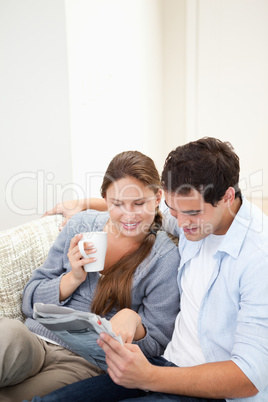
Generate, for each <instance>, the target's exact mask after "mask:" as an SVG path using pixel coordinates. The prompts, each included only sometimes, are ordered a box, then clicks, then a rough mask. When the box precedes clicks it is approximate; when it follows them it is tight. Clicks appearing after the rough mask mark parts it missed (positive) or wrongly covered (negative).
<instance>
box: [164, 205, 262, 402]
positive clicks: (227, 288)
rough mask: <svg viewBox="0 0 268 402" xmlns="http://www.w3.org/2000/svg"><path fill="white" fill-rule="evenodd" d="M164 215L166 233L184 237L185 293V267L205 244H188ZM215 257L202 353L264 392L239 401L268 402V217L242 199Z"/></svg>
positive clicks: (204, 306) (201, 327)
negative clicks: (234, 368)
mask: <svg viewBox="0 0 268 402" xmlns="http://www.w3.org/2000/svg"><path fill="white" fill-rule="evenodd" d="M164 212H165V219H164V226H165V229H166V230H167V231H168V232H171V233H172V234H174V235H178V236H179V237H180V241H179V251H180V254H181V263H180V267H179V274H178V286H179V289H180V291H182V289H181V277H182V273H183V271H184V269H185V264H186V263H187V261H189V260H190V259H192V258H193V257H194V256H195V255H196V254H197V253H198V252H199V250H200V247H201V245H202V242H203V240H200V241H196V242H193V241H189V240H187V239H186V238H185V236H184V233H183V231H181V230H180V229H179V228H178V226H177V223H176V220H175V219H174V218H173V217H172V216H171V215H170V214H169V213H168V211H167V210H166V211H164ZM214 258H215V261H216V264H215V266H216V267H215V270H214V272H213V274H212V277H211V279H210V282H209V284H208V287H207V289H206V292H205V295H204V297H203V300H202V303H201V307H200V312H199V319H198V336H199V341H200V344H201V348H202V350H203V353H204V356H205V358H206V361H207V362H218V361H225V360H232V361H233V362H234V363H235V364H237V366H238V367H239V368H240V369H241V370H242V371H243V372H244V374H245V375H246V376H247V377H248V378H249V379H250V381H251V382H252V383H253V384H254V385H255V387H256V388H257V389H258V390H259V393H258V394H257V395H256V396H254V397H250V398H241V399H235V401H237V402H238V401H239V402H268V217H267V216H265V215H264V214H262V212H261V211H260V210H259V209H258V208H257V207H255V206H254V205H252V204H251V203H249V202H248V201H247V200H246V199H245V198H243V202H242V206H241V207H240V209H239V211H238V213H237V215H236V217H235V219H234V220H233V222H232V224H231V226H230V228H229V230H228V232H227V233H226V235H225V237H224V239H223V241H222V243H221V244H220V247H219V249H218V251H217V252H216V253H215V254H214ZM227 401H229V400H228V399H227ZM230 401H231V400H230Z"/></svg>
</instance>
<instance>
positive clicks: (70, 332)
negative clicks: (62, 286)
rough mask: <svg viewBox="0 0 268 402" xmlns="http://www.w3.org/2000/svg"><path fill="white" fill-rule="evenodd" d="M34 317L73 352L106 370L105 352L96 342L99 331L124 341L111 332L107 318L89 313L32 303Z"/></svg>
mask: <svg viewBox="0 0 268 402" xmlns="http://www.w3.org/2000/svg"><path fill="white" fill-rule="evenodd" d="M33 318H34V319H35V320H37V321H38V322H40V323H41V324H42V325H44V327H46V328H47V329H48V330H49V331H52V332H53V333H54V334H55V335H56V336H57V337H58V338H60V339H61V340H62V341H63V342H64V343H65V344H67V345H69V346H70V348H71V350H72V351H73V352H75V353H77V354H78V355H80V356H82V357H83V358H84V359H86V360H87V361H89V362H90V363H92V364H94V365H95V366H97V367H99V368H101V369H102V370H105V371H106V370H107V364H106V362H105V353H104V352H103V350H102V348H101V347H100V346H99V345H98V344H97V339H98V338H99V334H100V333H101V332H106V333H107V334H109V335H111V336H112V337H113V338H114V339H116V340H117V341H118V342H120V343H121V344H123V342H122V339H121V336H120V335H119V336H117V335H115V333H114V332H113V330H112V326H111V323H110V321H108V320H106V318H102V317H100V316H98V315H96V314H93V313H90V312H84V311H77V310H74V309H72V308H69V307H62V306H57V305H56V304H44V303H35V304H34V310H33Z"/></svg>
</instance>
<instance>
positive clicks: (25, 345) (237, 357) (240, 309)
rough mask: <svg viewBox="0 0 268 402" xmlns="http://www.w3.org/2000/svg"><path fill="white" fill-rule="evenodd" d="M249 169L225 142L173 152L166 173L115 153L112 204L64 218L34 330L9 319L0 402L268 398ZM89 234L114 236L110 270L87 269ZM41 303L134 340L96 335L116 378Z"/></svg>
mask: <svg viewBox="0 0 268 402" xmlns="http://www.w3.org/2000/svg"><path fill="white" fill-rule="evenodd" d="M239 170H240V168H239V158H238V156H237V155H236V153H235V152H234V150H233V148H232V146H231V145H230V144H229V143H225V142H222V141H220V140H218V139H215V138H203V139H200V140H197V141H195V142H190V143H188V144H186V145H183V146H179V147H177V148H176V149H175V150H173V151H172V152H171V153H170V154H169V155H168V157H167V159H166V162H165V165H164V169H163V172H162V177H161V180H160V178H159V175H158V172H157V170H156V168H155V165H154V163H153V161H152V160H151V159H150V158H149V157H147V156H145V155H143V154H141V153H139V152H136V151H135V152H132V151H130V152H123V153H121V154H118V155H117V156H115V158H114V159H113V160H112V161H111V163H110V164H109V166H108V168H107V171H106V173H105V175H104V179H103V183H102V187H101V195H102V197H103V198H102V199H89V200H83V201H81V202H80V203H79V204H78V208H77V209H80V210H84V209H87V208H91V210H89V211H84V212H81V213H79V214H77V215H74V216H73V217H72V218H71V219H70V220H69V221H68V223H67V224H66V226H65V227H64V228H63V229H62V231H61V232H60V234H59V236H58V238H57V240H56V242H55V243H54V245H53V246H52V248H51V250H50V252H49V255H48V258H47V260H46V261H45V263H44V264H43V265H42V266H41V267H40V268H38V269H36V270H35V271H34V273H33V276H32V278H31V279H30V281H29V282H28V284H27V285H26V287H25V290H24V295H23V312H24V314H25V315H26V316H27V320H26V322H25V324H22V323H20V322H16V321H15V320H7V319H1V320H0V327H1V328H0V329H1V331H0V334H1V335H0V341H1V352H0V361H1V362H2V363H1V370H2V372H0V386H1V388H0V399H1V401H13V402H16V401H21V400H22V399H24V400H32V401H35V402H37V401H46V402H49V401H62V402H63V401H64V402H68V401H76V402H79V401H122V400H127V399H130V400H131V399H134V400H141V399H142V400H143V399H144V400H145V401H146V400H147V401H156V400H158V399H159V400H160V399H161V400H167V401H168V400H176V401H181V402H207V401H221V402H223V401H229V400H236V401H237V402H238V401H239V402H267V400H268V319H267V311H268V218H267V217H266V216H265V215H264V214H263V213H262V212H261V211H260V210H259V209H258V208H256V207H254V206H253V205H252V204H251V203H249V202H248V201H247V200H246V199H245V198H244V197H243V196H242V194H241V191H240V189H239V186H238V182H239ZM162 189H163V191H164V199H165V201H163V200H161V198H162ZM69 205H70V204H69ZM71 205H72V204H71ZM80 206H81V208H80ZM100 211H101V212H100ZM52 212H53V213H54V212H64V208H63V206H58V207H56V209H54V210H53V211H52ZM163 229H164V230H163ZM89 231H105V232H107V239H108V241H107V253H106V259H105V266H104V269H103V271H102V272H101V275H99V273H97V272H92V273H89V274H88V273H87V272H85V270H84V268H83V266H84V265H85V264H90V263H91V262H93V261H94V252H95V249H94V245H93V244H86V245H85V248H86V249H85V252H86V254H87V258H85V257H83V256H82V255H81V253H80V251H79V247H78V242H79V240H80V237H79V234H80V233H82V232H89ZM166 232H169V233H171V234H173V235H175V236H178V237H179V244H178V248H177V246H175V244H174V243H173V242H172V241H171V240H170V238H169V237H168V236H167V234H166ZM36 302H42V303H55V304H58V305H64V306H67V307H72V308H74V309H77V310H82V311H92V312H94V313H97V314H99V315H102V316H104V317H105V318H107V319H109V320H110V322H111V325H112V328H113V330H114V332H115V333H116V334H119V333H120V335H121V337H122V339H123V342H124V345H120V344H119V343H118V342H117V341H116V340H114V339H113V338H111V337H109V336H108V335H107V334H103V333H102V334H101V335H100V338H99V340H98V341H97V342H98V346H99V347H101V348H102V349H103V350H104V352H105V354H106V362H107V364H108V373H106V372H103V371H102V370H100V369H98V368H97V367H94V366H93V365H91V364H90V363H89V362H87V361H86V360H84V359H83V358H81V357H80V356H78V355H76V354H75V353H73V352H72V351H71V350H69V349H68V346H67V345H64V344H63V343H62V342H61V341H60V340H59V339H57V338H56V337H55V336H53V335H52V333H51V332H50V331H48V330H46V329H45V328H44V327H43V326H42V325H41V324H39V323H37V322H36V321H35V320H34V319H33V318H32V313H33V304H34V303H36ZM18 339H19V341H18ZM68 384H69V385H68Z"/></svg>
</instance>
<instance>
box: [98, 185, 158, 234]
mask: <svg viewBox="0 0 268 402" xmlns="http://www.w3.org/2000/svg"><path fill="white" fill-rule="evenodd" d="M161 197H162V191H161V190H158V192H157V194H155V193H154V191H153V190H151V189H150V188H148V187H146V186H144V184H143V183H141V182H140V181H139V180H137V179H135V178H133V177H126V178H123V179H119V180H117V181H115V182H114V183H112V184H110V186H109V187H108V189H107V191H106V197H105V200H106V202H107V207H108V211H109V214H110V219H111V221H112V223H113V224H114V226H115V228H116V230H117V232H118V234H119V235H123V236H128V237H130V236H131V237H134V238H135V237H139V238H142V237H144V236H146V234H147V233H148V230H149V227H150V226H151V224H152V223H153V221H154V217H155V210H156V207H157V206H158V205H159V203H160V201H161Z"/></svg>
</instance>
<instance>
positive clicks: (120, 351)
mask: <svg viewBox="0 0 268 402" xmlns="http://www.w3.org/2000/svg"><path fill="white" fill-rule="evenodd" d="M97 343H98V345H99V346H100V347H101V348H102V349H103V351H104V352H105V354H106V363H107V365H108V374H109V375H110V377H111V379H112V380H113V381H114V382H115V383H116V384H118V385H122V386H124V387H126V388H140V389H147V388H148V384H149V382H150V379H151V378H152V372H153V370H154V366H153V365H152V364H150V363H149V362H148V360H147V359H146V357H145V356H144V354H143V353H142V351H141V350H140V348H139V347H138V346H137V345H132V344H128V343H127V344H125V345H124V346H123V345H121V344H120V343H119V342H117V341H116V340H115V339H113V338H112V337H111V336H109V335H107V334H104V333H101V334H100V339H98V341H97Z"/></svg>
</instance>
